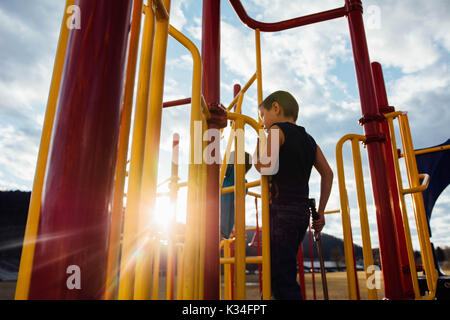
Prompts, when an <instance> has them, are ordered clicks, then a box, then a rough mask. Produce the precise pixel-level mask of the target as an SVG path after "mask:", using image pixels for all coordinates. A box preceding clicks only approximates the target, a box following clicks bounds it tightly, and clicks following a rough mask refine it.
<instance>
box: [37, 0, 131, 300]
mask: <svg viewBox="0 0 450 320" xmlns="http://www.w3.org/2000/svg"><path fill="white" fill-rule="evenodd" d="M77 5H78V6H79V7H80V10H81V29H74V30H72V34H71V37H70V40H69V44H68V49H67V55H66V62H65V69H64V74H63V79H62V83H61V91H60V95H59V99H58V100H59V102H58V107H57V108H58V109H57V110H58V111H57V115H56V118H55V126H54V129H53V136H52V144H51V149H50V152H49V160H48V165H47V172H46V178H45V183H44V188H43V195H42V204H41V213H40V221H39V229H38V236H37V243H36V251H35V257H34V265H33V270H32V275H31V283H30V292H29V299H83V300H85V299H101V298H102V297H103V294H104V291H105V290H104V287H105V282H106V269H107V261H108V239H109V232H110V219H111V207H112V200H113V199H112V196H113V192H112V191H113V187H114V170H115V166H116V158H117V145H118V139H119V131H120V113H121V106H122V104H121V102H122V91H123V83H124V81H123V80H124V69H125V60H126V48H127V44H128V41H127V40H128V32H129V28H130V14H131V7H132V1H131V0H118V1H114V3H111V1H109V0H96V1H92V0H79V1H78V2H77ZM78 284H79V286H78Z"/></svg>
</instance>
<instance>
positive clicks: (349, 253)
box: [336, 135, 364, 300]
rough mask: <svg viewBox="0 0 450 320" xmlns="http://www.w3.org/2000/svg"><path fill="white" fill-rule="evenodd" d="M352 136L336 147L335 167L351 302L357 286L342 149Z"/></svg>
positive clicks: (355, 297)
mask: <svg viewBox="0 0 450 320" xmlns="http://www.w3.org/2000/svg"><path fill="white" fill-rule="evenodd" d="M351 137H352V135H347V136H344V137H343V138H342V139H341V140H339V142H338V143H337V145H336V167H337V173H338V183H339V198H340V202H341V213H342V228H343V234H344V251H345V264H346V267H347V284H348V294H349V298H350V299H351V300H356V299H357V289H356V286H357V285H358V282H357V279H356V273H355V257H354V254H353V238H352V229H351V221H350V208H349V205H348V196H347V189H346V187H345V174H344V161H343V157H342V147H343V144H344V143H345V141H347V140H348V139H351ZM362 138H364V137H362Z"/></svg>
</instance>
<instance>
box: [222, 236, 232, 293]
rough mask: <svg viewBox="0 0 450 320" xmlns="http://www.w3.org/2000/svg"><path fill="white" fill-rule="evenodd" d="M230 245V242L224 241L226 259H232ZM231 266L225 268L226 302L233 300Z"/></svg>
mask: <svg viewBox="0 0 450 320" xmlns="http://www.w3.org/2000/svg"><path fill="white" fill-rule="evenodd" d="M230 243H231V241H229V240H224V247H223V255H224V258H225V259H226V258H230V253H231V251H230ZM231 281H232V279H231V266H230V265H225V266H224V279H223V284H224V292H225V300H231Z"/></svg>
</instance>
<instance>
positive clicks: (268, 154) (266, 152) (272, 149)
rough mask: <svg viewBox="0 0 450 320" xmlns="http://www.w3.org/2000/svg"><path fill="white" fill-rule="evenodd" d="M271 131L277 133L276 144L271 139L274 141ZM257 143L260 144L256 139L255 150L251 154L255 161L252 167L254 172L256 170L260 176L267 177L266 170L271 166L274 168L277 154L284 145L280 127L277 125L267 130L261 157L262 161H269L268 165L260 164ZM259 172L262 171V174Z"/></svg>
mask: <svg viewBox="0 0 450 320" xmlns="http://www.w3.org/2000/svg"><path fill="white" fill-rule="evenodd" d="M273 130H277V131H278V143H276V141H273V139H274V134H273V132H274V131H273ZM275 136H276V135H275ZM259 143H260V142H259V138H258V142H257V144H256V150H255V152H254V153H253V159H254V160H255V161H254V165H255V168H256V170H258V172H259V173H261V174H262V175H268V174H267V171H268V169H269V168H271V167H272V166H274V165H275V163H276V162H277V161H278V154H279V151H280V147H281V146H282V145H283V143H284V134H283V130H281V129H280V127H279V126H277V125H273V126H272V127H271V128H270V129H269V135H268V137H267V145H266V148H264V149H263V157H262V158H263V159H269V160H270V161H269V162H268V163H263V162H261V157H260V154H259ZM272 153H274V154H272ZM264 169H266V170H264ZM261 170H263V172H261ZM264 171H265V172H264ZM275 173H276V172H274V173H273V174H275Z"/></svg>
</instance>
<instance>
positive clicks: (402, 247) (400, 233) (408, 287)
mask: <svg viewBox="0 0 450 320" xmlns="http://www.w3.org/2000/svg"><path fill="white" fill-rule="evenodd" d="M372 73H373V80H374V83H375V90H376V94H377V102H378V111H379V112H380V113H381V114H385V113H389V112H394V111H395V109H394V108H393V107H389V102H388V98H387V94H386V87H385V84H384V77H383V70H382V68H381V65H380V64H379V63H378V62H374V63H372ZM381 132H383V133H384V134H385V135H386V142H385V143H384V152H385V153H386V168H387V171H386V174H387V179H388V183H389V189H390V190H391V192H390V193H389V196H390V199H389V201H390V202H392V204H393V206H394V223H395V230H396V233H395V234H396V235H397V244H398V250H399V252H398V256H399V257H400V266H401V270H402V271H403V270H409V263H408V251H407V249H406V240H405V230H404V228H403V220H402V213H401V210H400V204H399V193H398V188H397V181H396V180H397V179H396V176H395V168H394V156H393V154H392V148H391V137H390V135H389V125H388V123H387V120H383V122H381ZM402 283H403V292H404V294H405V295H406V296H407V297H409V298H414V288H413V284H412V280H411V276H410V273H408V272H402Z"/></svg>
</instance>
